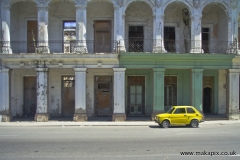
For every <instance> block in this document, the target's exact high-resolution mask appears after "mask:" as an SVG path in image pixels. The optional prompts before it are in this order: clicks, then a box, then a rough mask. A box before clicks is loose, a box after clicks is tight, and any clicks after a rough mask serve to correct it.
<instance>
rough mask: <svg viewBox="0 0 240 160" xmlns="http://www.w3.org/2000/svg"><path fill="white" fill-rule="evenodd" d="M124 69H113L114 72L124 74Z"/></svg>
mask: <svg viewBox="0 0 240 160" xmlns="http://www.w3.org/2000/svg"><path fill="white" fill-rule="evenodd" d="M125 70H126V68H113V71H114V72H125Z"/></svg>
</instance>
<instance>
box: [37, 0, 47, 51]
mask: <svg viewBox="0 0 240 160" xmlns="http://www.w3.org/2000/svg"><path fill="white" fill-rule="evenodd" d="M35 1H36V3H37V8H38V45H37V48H36V53H37V54H48V53H50V50H49V46H48V4H49V2H50V1H51V0H45V1H42V0H35Z"/></svg>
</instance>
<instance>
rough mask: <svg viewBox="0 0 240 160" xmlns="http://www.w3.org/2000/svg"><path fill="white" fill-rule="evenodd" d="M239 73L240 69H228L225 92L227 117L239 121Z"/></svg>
mask: <svg viewBox="0 0 240 160" xmlns="http://www.w3.org/2000/svg"><path fill="white" fill-rule="evenodd" d="M239 73H240V69H229V71H228V92H227V117H228V118H229V120H235V119H237V120H239V115H240V113H239Z"/></svg>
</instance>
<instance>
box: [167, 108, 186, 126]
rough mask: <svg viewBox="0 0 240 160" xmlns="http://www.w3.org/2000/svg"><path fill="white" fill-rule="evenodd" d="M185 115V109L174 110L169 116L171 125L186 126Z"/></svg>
mask: <svg viewBox="0 0 240 160" xmlns="http://www.w3.org/2000/svg"><path fill="white" fill-rule="evenodd" d="M186 122H187V115H186V109H185V107H182V108H176V109H175V111H174V112H173V113H172V114H171V123H172V124H186Z"/></svg>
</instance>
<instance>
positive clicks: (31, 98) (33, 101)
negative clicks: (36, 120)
mask: <svg viewBox="0 0 240 160" xmlns="http://www.w3.org/2000/svg"><path fill="white" fill-rule="evenodd" d="M23 81H24V106H23V115H24V117H30V116H31V117H34V116H35V113H36V108H37V90H36V87H37V79H36V77H35V76H30V77H24V80H23Z"/></svg>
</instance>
